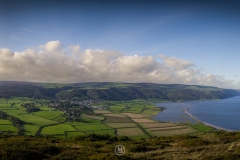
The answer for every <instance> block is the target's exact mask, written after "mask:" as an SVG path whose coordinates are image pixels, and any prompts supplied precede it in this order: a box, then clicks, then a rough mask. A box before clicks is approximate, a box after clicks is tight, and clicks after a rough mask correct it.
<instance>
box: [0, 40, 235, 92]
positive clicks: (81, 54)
mask: <svg viewBox="0 0 240 160" xmlns="http://www.w3.org/2000/svg"><path fill="white" fill-rule="evenodd" d="M159 57H160V58H162V60H163V63H161V62H158V61H156V60H155V59H154V58H153V56H138V55H134V56H126V55H123V54H122V53H119V52H116V51H113V50H92V49H87V50H85V51H81V50H80V46H78V45H75V46H74V45H71V46H69V47H64V45H62V44H61V43H60V42H59V41H50V42H47V43H46V44H45V45H41V46H40V47H39V50H33V49H27V50H24V51H22V52H12V51H11V50H9V49H6V48H2V49H0V80H17V81H35V82H59V83H66V82H85V81H108V82H153V83H177V84H199V85H211V86H219V87H229V88H232V87H236V86H234V85H233V82H231V81H227V80H225V79H224V78H223V77H221V76H219V75H213V74H203V73H202V72H201V70H200V69H198V68H197V67H196V66H195V65H194V63H193V62H190V61H187V60H183V59H178V58H175V57H168V56H166V55H163V54H161V55H159Z"/></svg>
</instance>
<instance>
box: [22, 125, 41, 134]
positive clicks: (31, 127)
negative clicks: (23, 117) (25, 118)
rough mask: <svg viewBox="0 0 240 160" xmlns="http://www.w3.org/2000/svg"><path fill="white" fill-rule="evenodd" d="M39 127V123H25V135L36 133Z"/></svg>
mask: <svg viewBox="0 0 240 160" xmlns="http://www.w3.org/2000/svg"><path fill="white" fill-rule="evenodd" d="M38 129H39V126H38V125H31V124H25V125H24V130H25V135H35V134H36V133H37V131H38Z"/></svg>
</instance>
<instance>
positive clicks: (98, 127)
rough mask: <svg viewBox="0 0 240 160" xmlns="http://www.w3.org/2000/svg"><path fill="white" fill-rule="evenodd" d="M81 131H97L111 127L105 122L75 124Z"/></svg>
mask: <svg viewBox="0 0 240 160" xmlns="http://www.w3.org/2000/svg"><path fill="white" fill-rule="evenodd" d="M75 127H76V128H77V129H78V130H79V131H95V130H106V129H111V128H110V127H108V126H106V125H103V124H89V125H88V124H84V125H78V126H75Z"/></svg>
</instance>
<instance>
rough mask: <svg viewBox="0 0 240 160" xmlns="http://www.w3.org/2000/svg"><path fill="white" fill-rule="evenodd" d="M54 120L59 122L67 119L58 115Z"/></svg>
mask: <svg viewBox="0 0 240 160" xmlns="http://www.w3.org/2000/svg"><path fill="white" fill-rule="evenodd" d="M52 120H54V121H57V122H64V121H65V120H66V117H64V116H59V117H56V118H54V119H52Z"/></svg>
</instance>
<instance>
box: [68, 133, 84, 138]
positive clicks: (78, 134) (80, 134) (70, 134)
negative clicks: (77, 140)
mask: <svg viewBox="0 0 240 160" xmlns="http://www.w3.org/2000/svg"><path fill="white" fill-rule="evenodd" d="M82 135H85V133H83V132H67V137H68V138H69V137H75V136H82Z"/></svg>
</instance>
